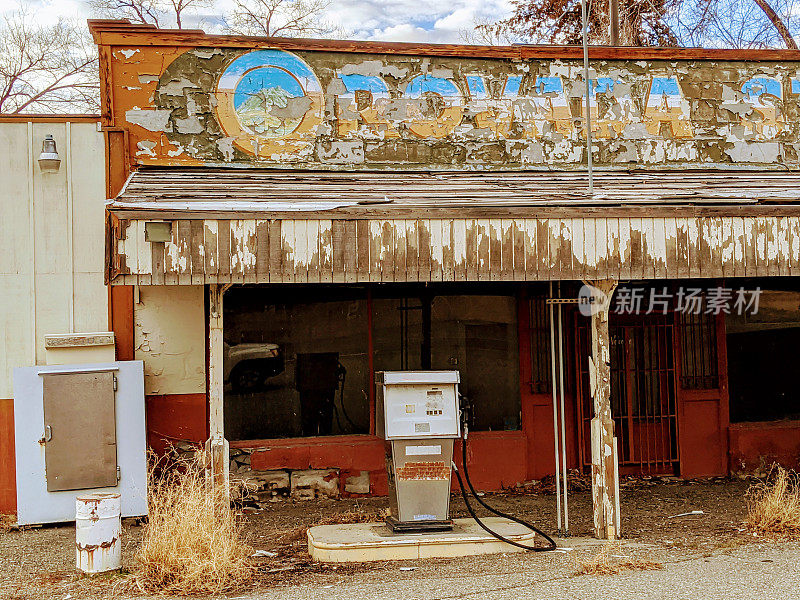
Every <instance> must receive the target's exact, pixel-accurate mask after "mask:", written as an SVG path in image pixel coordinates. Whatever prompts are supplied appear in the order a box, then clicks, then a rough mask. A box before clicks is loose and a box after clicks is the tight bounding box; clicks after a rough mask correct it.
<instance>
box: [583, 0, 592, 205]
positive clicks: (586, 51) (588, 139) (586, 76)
mask: <svg viewBox="0 0 800 600" xmlns="http://www.w3.org/2000/svg"><path fill="white" fill-rule="evenodd" d="M581 19H582V21H583V79H584V80H585V81H586V121H585V123H586V166H587V167H588V170H589V195H592V194H594V181H593V176H592V113H591V110H590V101H589V100H590V93H591V80H590V79H589V43H588V41H587V38H588V31H589V17H588V13H587V10H586V0H581Z"/></svg>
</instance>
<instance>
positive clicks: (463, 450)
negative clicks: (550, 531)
mask: <svg viewBox="0 0 800 600" xmlns="http://www.w3.org/2000/svg"><path fill="white" fill-rule="evenodd" d="M467 437H468V432H467V427H466V426H465V427H464V437H463V438H462V444H461V457H462V465H463V466H464V479H466V480H467V485H468V486H469V491H470V492H471V494H472V496H473V497H474V498H475V500H477V501H478V504H480V505H481V506H483V507H484V508H485V509H486V510H488V511H489V512H490V513H492V514H494V515H497V516H498V517H503V518H505V519H508V520H509V521H513V522H515V523H519V524H520V525H522V526H523V527H527V528H528V529H530V530H531V531H533V532H534V533H538V534H539V535H541V536H542V537H543V538H544V539H545V540H547V544H548V545H547V546H528V545H527V544H521V543H519V542H515V541H514V540H510V539H508V538H507V537H503V536H502V535H500V534H499V533H497V532H496V531H493V530H492V529H490V528H489V526H488V525H486V523H484V522H483V521H481V519H480V518H479V517H478V515H477V514H475V509H474V508H473V507H472V504H471V503H470V501H469V496H468V495H467V490H466V488H465V487H464V482H463V481H462V479H461V473H460V472H459V470H458V467H456V463H455V461H453V471H455V473H456V477H457V478H458V485H459V487H460V488H461V496H462V497H463V498H464V504H466V506H467V511H468V512H469V514H470V515H471V516H472V518H473V519H475V522H476V523H478V525H480V526H481V528H482V529H483V530H484V531H485V532H487V533H488V534H489V535H491V536H493V537H495V538H497V539H498V540H500V541H501V542H505V543H506V544H511V545H512V546H516V547H517V548H522V549H523V550H528V551H530V552H550V551H552V550H555V549H556V543H555V541H554V540H553V538H551V537H550V536H549V535H547V534H546V533H545V532H544V531H542V530H541V529H539V528H537V527H535V526H534V525H531V524H530V523H528V522H527V521H523V520H522V519H520V518H518V517H514V516H512V515H509V514H506V513H504V512H502V511H499V510H497V509H496V508H493V507H491V506H489V505H488V504H487V503H486V502H484V501H483V500H482V499H481V497H480V496H479V495H478V492H476V491H475V488H474V487H473V485H472V481H470V478H469V468H468V467H467Z"/></svg>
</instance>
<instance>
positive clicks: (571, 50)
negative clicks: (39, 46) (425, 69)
mask: <svg viewBox="0 0 800 600" xmlns="http://www.w3.org/2000/svg"><path fill="white" fill-rule="evenodd" d="M88 25H89V31H90V32H91V34H92V37H93V38H94V41H95V43H96V44H98V45H100V46H110V47H114V46H126V47H136V46H162V47H176V46H178V47H186V49H187V50H188V49H189V48H190V47H195V46H200V47H205V48H278V49H282V50H289V51H301V52H303V51H309V52H315V51H316V52H353V53H364V54H389V55H393V56H394V55H406V56H409V55H415V56H441V57H445V56H447V57H462V58H501V59H512V60H543V59H576V60H578V59H581V58H582V57H583V49H582V48H581V46H577V45H575V46H552V45H530V46H528V45H521V44H520V45H513V46H474V45H470V46H468V45H462V44H424V43H413V42H412V43H405V42H372V41H361V40H325V39H304V38H279V37H272V38H268V37H246V36H239V35H209V34H206V33H204V32H203V31H200V30H192V29H157V28H155V27H152V26H147V25H139V24H131V23H129V22H126V21H124V20H89V21H88ZM589 58H590V59H591V60H713V61H769V62H790V61H797V60H800V51H798V50H784V49H774V48H750V49H739V48H733V49H729V48H672V47H670V48H659V47H649V48H642V47H614V46H590V47H589ZM103 60H105V57H103V59H101V63H102V62H103ZM102 68H103V67H102V65H101V69H102Z"/></svg>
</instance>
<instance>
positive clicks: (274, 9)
mask: <svg viewBox="0 0 800 600" xmlns="http://www.w3.org/2000/svg"><path fill="white" fill-rule="evenodd" d="M234 2H235V8H234V10H233V12H232V13H231V15H230V16H229V17H228V25H227V29H228V31H230V32H231V33H235V34H239V35H256V36H266V37H277V36H282V37H296V36H309V35H319V36H323V35H331V34H334V33H336V28H335V27H333V26H332V25H331V24H330V23H328V22H326V21H324V20H323V19H322V18H321V16H320V15H321V14H322V13H323V12H324V11H325V9H327V8H328V7H329V6H330V4H331V0H234Z"/></svg>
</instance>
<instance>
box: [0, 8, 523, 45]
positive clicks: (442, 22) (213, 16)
mask: <svg viewBox="0 0 800 600" xmlns="http://www.w3.org/2000/svg"><path fill="white" fill-rule="evenodd" d="M0 4H2V5H3V8H2V9H0V11H2V12H7V11H10V10H14V9H15V8H16V7H18V6H20V5H24V6H26V7H27V8H28V10H29V12H30V13H31V14H35V15H36V19H37V21H39V22H50V21H55V20H57V19H58V18H59V17H64V18H88V17H89V16H90V14H91V11H90V8H89V4H88V0H0ZM232 4H233V0H215V4H214V6H213V8H212V9H208V8H204V9H202V11H201V12H197V13H194V14H193V15H192V18H191V19H189V25H188V26H195V25H196V24H199V25H200V26H201V27H202V28H203V29H205V30H206V31H209V32H211V31H213V30H214V29H215V28H218V27H219V26H220V24H221V22H222V15H223V14H225V12H226V11H227V10H228V9H229V8H230V7H231V6H232ZM509 13H510V2H509V1H508V0H446V1H444V2H431V1H430V0H428V1H426V0H332V1H331V5H330V7H329V8H328V9H327V11H326V14H325V15H324V18H325V19H326V20H327V21H328V22H330V23H331V24H332V25H334V26H336V27H338V28H339V29H340V30H342V31H343V32H346V35H347V37H349V38H353V39H364V40H386V41H409V42H439V43H447V42H456V43H457V42H463V41H464V39H463V33H464V32H467V31H470V30H472V29H473V28H474V26H475V23H481V22H492V21H496V20H499V19H502V18H504V17H506V16H507V15H508V14H509Z"/></svg>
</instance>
